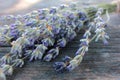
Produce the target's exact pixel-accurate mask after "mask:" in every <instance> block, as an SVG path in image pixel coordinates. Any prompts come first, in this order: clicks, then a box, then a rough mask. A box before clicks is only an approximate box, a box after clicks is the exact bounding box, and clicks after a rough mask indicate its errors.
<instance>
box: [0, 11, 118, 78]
mask: <svg viewBox="0 0 120 80" xmlns="http://www.w3.org/2000/svg"><path fill="white" fill-rule="evenodd" d="M110 16H111V20H110V21H109V26H108V28H107V32H108V34H109V35H110V40H109V45H107V46H104V45H103V44H102V42H98V43H92V44H90V48H89V51H88V53H87V54H86V55H85V57H84V59H83V61H82V63H81V65H80V66H79V67H78V68H76V69H75V70H73V71H72V72H69V73H68V72H66V73H62V74H60V73H56V72H55V71H54V69H53V67H52V64H53V63H54V62H55V61H60V60H61V59H62V57H64V56H65V55H69V56H73V55H74V53H75V52H76V51H77V49H78V48H79V46H78V45H79V39H80V38H81V33H79V34H78V36H77V37H76V38H75V39H74V40H73V41H72V42H70V43H69V44H68V45H67V46H66V47H65V48H64V49H62V50H61V52H60V55H59V56H58V57H57V59H55V60H53V61H52V62H43V61H34V62H26V64H25V66H24V67H23V68H17V69H15V70H14V73H13V75H12V76H8V77H7V78H8V79H7V80H120V14H116V13H112V14H110ZM9 51H10V47H0V57H2V56H3V55H4V54H5V53H7V52H9Z"/></svg>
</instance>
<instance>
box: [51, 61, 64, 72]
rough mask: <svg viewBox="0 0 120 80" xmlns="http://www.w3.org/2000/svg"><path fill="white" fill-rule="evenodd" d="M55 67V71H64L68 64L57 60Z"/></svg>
mask: <svg viewBox="0 0 120 80" xmlns="http://www.w3.org/2000/svg"><path fill="white" fill-rule="evenodd" d="M53 67H54V68H55V71H57V72H62V71H64V70H65V67H66V64H65V63H64V62H55V63H54V65H53Z"/></svg>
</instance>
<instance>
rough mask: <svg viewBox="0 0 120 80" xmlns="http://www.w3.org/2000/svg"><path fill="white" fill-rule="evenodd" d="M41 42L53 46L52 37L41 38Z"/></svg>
mask: <svg viewBox="0 0 120 80" xmlns="http://www.w3.org/2000/svg"><path fill="white" fill-rule="evenodd" d="M42 44H43V45H44V46H53V45H54V40H53V39H52V38H45V39H43V40H42Z"/></svg>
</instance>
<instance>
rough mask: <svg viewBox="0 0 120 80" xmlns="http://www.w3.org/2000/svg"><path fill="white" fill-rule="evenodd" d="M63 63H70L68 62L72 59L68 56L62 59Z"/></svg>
mask: <svg viewBox="0 0 120 80" xmlns="http://www.w3.org/2000/svg"><path fill="white" fill-rule="evenodd" d="M62 60H63V62H65V63H66V62H70V60H72V58H71V57H69V56H65V57H64V58H63V59H62Z"/></svg>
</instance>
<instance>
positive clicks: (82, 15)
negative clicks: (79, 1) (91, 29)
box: [77, 11, 87, 21]
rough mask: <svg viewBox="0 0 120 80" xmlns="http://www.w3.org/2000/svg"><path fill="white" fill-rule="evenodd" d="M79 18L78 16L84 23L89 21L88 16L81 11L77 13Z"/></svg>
mask: <svg viewBox="0 0 120 80" xmlns="http://www.w3.org/2000/svg"><path fill="white" fill-rule="evenodd" d="M77 16H78V17H79V19H80V20H82V21H84V20H86V19H87V16H86V14H85V13H84V12H81V11H79V12H78V13H77Z"/></svg>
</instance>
